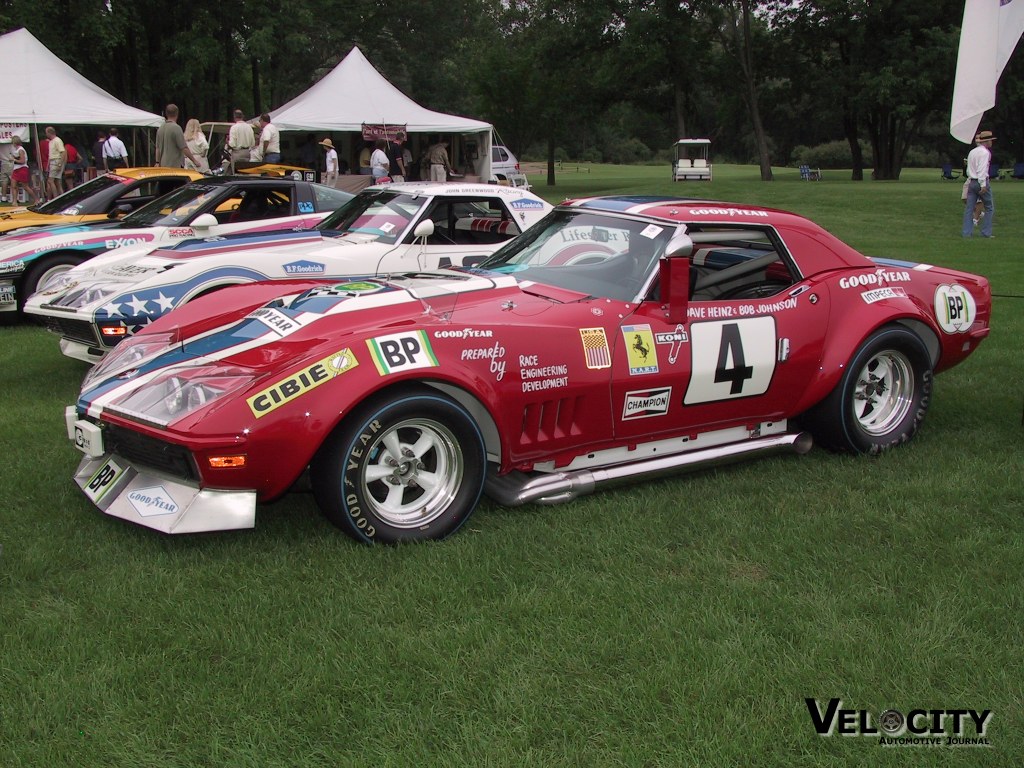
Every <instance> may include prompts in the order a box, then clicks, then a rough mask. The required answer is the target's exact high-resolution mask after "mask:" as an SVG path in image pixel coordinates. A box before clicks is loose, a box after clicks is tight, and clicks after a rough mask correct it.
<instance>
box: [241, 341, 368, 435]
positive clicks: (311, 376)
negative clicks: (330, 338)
mask: <svg viewBox="0 0 1024 768" xmlns="http://www.w3.org/2000/svg"><path fill="white" fill-rule="evenodd" d="M357 365H359V361H358V360H356V356H355V355H354V354H353V353H352V351H351V350H349V349H343V350H341V351H340V352H335V353H334V354H333V355H329V356H328V357H325V358H324V359H323V360H317V361H316V362H315V363H313V364H312V365H310V366H307V367H306V368H303V369H302V370H301V371H297V372H296V373H293V374H292V375H291V376H289V377H288V378H287V379H282V380H281V381H278V382H277V383H276V384H273V385H271V386H269V387H267V388H266V389H264V390H263V391H262V392H259V393H257V394H255V395H253V396H252V397H250V398H249V399H248V400H246V402H247V403H248V404H249V410H250V411H252V414H253V416H255V417H256V418H257V419H258V418H260V417H261V416H266V415H267V414H268V413H270V412H271V411H273V410H276V409H278V408H280V407H281V406H282V405H285V404H286V403H289V402H291V401H292V400H294V399H295V398H297V397H301V396H302V395H304V394H306V393H307V392H309V391H310V390H311V389H315V388H317V387H319V386H320V385H321V384H323V383H324V382H325V381H329V380H330V379H333V378H334V377H335V376H339V375H341V374H343V373H345V371H350V370H352V369H353V368H355V367H356V366H357Z"/></svg>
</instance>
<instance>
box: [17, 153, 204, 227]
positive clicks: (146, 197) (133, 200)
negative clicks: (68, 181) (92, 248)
mask: <svg viewBox="0 0 1024 768" xmlns="http://www.w3.org/2000/svg"><path fill="white" fill-rule="evenodd" d="M201 178H203V174H201V173H199V172H197V171H186V170H185V169H184V168H121V169H119V170H118V171H116V172H114V173H106V174H104V175H102V176H97V177H96V178H95V179H92V180H91V181H87V182H86V183H85V184H81V185H79V186H77V187H74V188H73V189H70V190H68V191H67V192H65V193H64V194H63V195H60V196H59V197H55V198H54V199H53V200H50V201H49V202H48V203H42V204H40V205H35V206H32V207H31V208H25V207H16V208H0V235H3V234H6V233H8V232H13V231H14V230H16V229H17V230H24V229H34V228H37V227H48V226H51V225H54V224H77V223H80V222H86V221H100V220H102V219H106V218H117V217H119V216H122V215H124V214H126V213H130V212H131V211H134V210H135V209H136V208H139V207H140V206H143V205H145V204H146V203H148V202H150V201H151V200H155V199H156V198H158V197H162V196H163V195H166V194H167V193H168V192H170V191H172V190H174V189H177V188H178V187H180V186H183V185H185V184H188V183H189V182H190V181H195V180H197V179H201Z"/></svg>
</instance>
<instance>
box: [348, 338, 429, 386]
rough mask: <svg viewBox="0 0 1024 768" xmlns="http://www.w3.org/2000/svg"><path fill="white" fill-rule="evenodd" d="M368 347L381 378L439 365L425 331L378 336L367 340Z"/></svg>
mask: <svg viewBox="0 0 1024 768" xmlns="http://www.w3.org/2000/svg"><path fill="white" fill-rule="evenodd" d="M366 346H367V347H369V349H370V355H371V357H373V363H374V365H376V366H377V371H378V373H380V375H381V376H387V375H388V374H391V373H399V372H401V371H410V370H414V369H416V368H433V367H435V366H437V364H438V363H437V358H436V357H435V356H434V350H433V349H431V347H430V340H429V339H427V334H426V333H425V332H424V331H413V332H412V333H393V334H391V335H389V336H377V337H376V338H373V339H367V340H366Z"/></svg>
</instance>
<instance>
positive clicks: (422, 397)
mask: <svg viewBox="0 0 1024 768" xmlns="http://www.w3.org/2000/svg"><path fill="white" fill-rule="evenodd" d="M486 460H487V457H486V454H485V451H484V444H483V438H482V436H481V434H480V430H479V429H478V428H477V425H476V422H474V421H473V418H472V416H470V414H469V413H468V412H467V411H466V410H465V409H464V408H463V407H462V406H461V405H459V404H458V403H456V402H455V401H453V400H450V399H448V398H446V397H443V396H441V395H440V394H436V393H433V392H431V391H429V390H422V391H420V390H417V391H415V392H405V393H401V394H396V395H391V396H389V397H386V398H384V399H381V400H377V401H375V402H371V403H369V404H367V405H365V406H363V407H361V408H359V409H357V410H356V411H355V412H354V413H353V414H351V415H350V416H349V418H348V419H346V420H345V421H344V422H343V423H342V424H341V425H340V426H339V427H338V428H337V429H336V430H335V431H334V433H333V434H332V435H331V437H330V438H328V440H327V441H326V442H325V443H324V445H323V446H322V447H321V448H320V450H319V451H318V452H317V455H316V456H315V457H314V459H313V462H312V464H311V465H310V477H311V481H312V485H313V494H314V496H315V498H316V501H317V504H318V505H319V507H320V509H321V510H322V511H323V513H324V514H325V515H326V517H327V518H328V519H329V520H330V521H331V522H332V523H334V524H335V525H336V526H338V527H339V528H341V529H342V530H343V531H344V532H345V533H347V534H348V535H349V536H351V537H352V538H354V539H356V540H357V541H360V542H363V543H367V544H369V543H372V542H375V541H379V542H383V543H388V544H393V543H397V542H403V541H418V540H425V539H443V538H445V537H446V536H449V535H451V534H452V533H454V532H455V531H457V530H458V529H459V527H460V526H461V525H462V524H463V523H464V522H465V521H466V520H467V519H468V518H469V516H470V515H471V514H472V513H473V510H474V509H475V508H476V505H477V502H478V501H479V500H480V494H481V492H482V491H483V486H484V474H485V468H486Z"/></svg>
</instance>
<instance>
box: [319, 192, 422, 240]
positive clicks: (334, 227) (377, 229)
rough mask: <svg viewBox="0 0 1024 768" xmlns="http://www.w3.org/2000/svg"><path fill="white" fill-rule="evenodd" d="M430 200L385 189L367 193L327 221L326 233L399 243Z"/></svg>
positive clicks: (339, 210) (321, 224) (344, 206)
mask: <svg viewBox="0 0 1024 768" xmlns="http://www.w3.org/2000/svg"><path fill="white" fill-rule="evenodd" d="M428 199H429V198H427V197H420V196H419V195H410V194H402V193H397V192H389V191H386V190H379V189H374V190H366V191H363V192H360V193H359V194H358V195H356V196H355V197H353V198H352V199H351V200H350V201H349V202H348V203H346V204H345V205H343V206H342V207H341V208H339V209H338V210H336V211H335V212H334V213H332V214H331V215H330V216H328V217H327V218H326V219H324V220H323V221H322V222H321V223H320V225H319V227H318V229H320V230H321V231H326V232H332V231H333V232H342V233H344V232H359V233H362V234H365V235H371V236H373V237H374V238H375V239H376V240H377V241H378V242H381V243H397V242H398V241H399V239H400V238H401V236H402V233H404V232H405V230H406V229H408V227H409V225H410V224H412V222H413V221H415V219H416V216H417V214H418V213H419V211H420V209H421V208H423V206H424V205H426V203H427V201H428Z"/></svg>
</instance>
